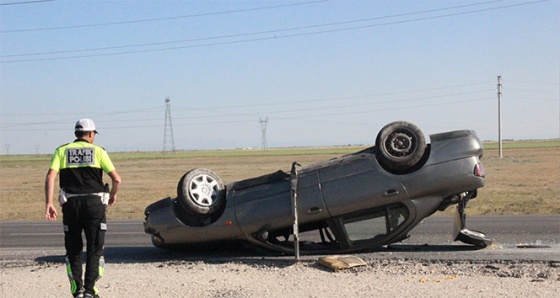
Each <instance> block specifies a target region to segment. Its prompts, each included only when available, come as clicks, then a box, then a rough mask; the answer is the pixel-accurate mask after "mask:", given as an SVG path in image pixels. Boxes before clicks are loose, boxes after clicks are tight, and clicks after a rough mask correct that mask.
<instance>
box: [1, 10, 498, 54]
mask: <svg viewBox="0 0 560 298" xmlns="http://www.w3.org/2000/svg"><path fill="white" fill-rule="evenodd" d="M501 1H504V0H495V1H491V2H482V3H475V4H467V5H459V6H452V7H446V8H438V9H430V10H422V11H416V12H409V13H401V14H394V15H388V16H380V17H372V18H365V19H357V20H350V21H343V22H334V23H325V24H317V25H310V26H301V27H293V28H284V29H276V30H265V31H256V32H248V33H239V34H227V35H219V36H210V37H203V38H192V39H182V40H172V41H163V42H150V43H141V44H132V45H120V46H110V47H98V48H89V49H77V50H63V51H50V52H38V53H27V54H14V55H0V57H4V58H10V57H26V56H40V55H54V54H67V53H80V52H93V51H104V50H118V49H126V48H137V47H147V46H158V45H169V44H178V43H186V42H199V41H208V40H219V39H225V38H235V37H246V36H254V35H262V34H271V33H280V32H289V31H297V30H306V29H313V28H321V27H332V26H338V25H346V24H352V23H361V22H366V21H374V20H382V19H390V18H396V17H404V16H411V15H418V14H425V13H432V12H438V11H445V10H452V9H459V8H465V7H470V6H477V5H483V4H489V3H492V2H501ZM0 33H2V31H0Z"/></svg>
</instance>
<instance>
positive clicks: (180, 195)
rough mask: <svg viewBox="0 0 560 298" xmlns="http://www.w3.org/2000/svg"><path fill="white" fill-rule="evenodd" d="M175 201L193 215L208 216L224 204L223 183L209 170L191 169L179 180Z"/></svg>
mask: <svg viewBox="0 0 560 298" xmlns="http://www.w3.org/2000/svg"><path fill="white" fill-rule="evenodd" d="M177 199H178V200H179V202H180V203H181V205H182V206H183V207H185V208H186V209H187V210H188V211H190V212H192V213H193V214H195V215H210V214H212V213H214V212H215V211H217V210H218V209H220V207H221V206H222V205H223V204H224V203H225V189H224V183H223V182H222V180H221V179H220V178H219V177H218V176H217V175H216V174H214V173H213V172H211V171H210V170H207V169H192V170H190V171H188V172H187V173H186V174H185V175H183V177H182V178H181V180H179V184H178V185H177Z"/></svg>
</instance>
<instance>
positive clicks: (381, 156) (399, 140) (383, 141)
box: [375, 121, 426, 173]
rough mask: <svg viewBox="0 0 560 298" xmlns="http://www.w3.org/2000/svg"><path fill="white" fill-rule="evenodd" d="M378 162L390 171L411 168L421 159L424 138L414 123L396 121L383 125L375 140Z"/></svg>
mask: <svg viewBox="0 0 560 298" xmlns="http://www.w3.org/2000/svg"><path fill="white" fill-rule="evenodd" d="M375 146H376V148H377V153H378V154H377V157H378V160H379V163H380V164H381V165H382V166H383V167H384V168H386V169H387V170H388V171H390V172H394V173H402V172H406V171H409V170H411V169H412V168H414V166H415V165H416V164H417V163H418V162H419V161H420V160H421V159H422V156H423V155H424V152H425V150H426V139H425V138H424V134H423V133H422V131H421V130H420V129H419V128H418V127H417V126H416V125H414V124H412V123H409V122H405V121H396V122H392V123H389V124H387V125H385V126H384V127H383V128H382V129H381V130H380V131H379V134H378V135H377V138H376V140H375Z"/></svg>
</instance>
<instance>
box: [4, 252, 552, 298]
mask: <svg viewBox="0 0 560 298" xmlns="http://www.w3.org/2000/svg"><path fill="white" fill-rule="evenodd" d="M317 258H318V257H306V258H305V259H303V260H301V261H299V262H295V261H294V260H293V259H268V258H266V257H262V258H225V259H224V258H218V259H215V260H212V259H211V258H209V259H205V260H194V261H189V260H167V261H163V262H138V263H134V262H129V263H108V264H106V265H105V276H104V277H103V278H102V279H101V280H99V281H98V283H97V286H98V288H99V289H100V295H101V297H259V298H260V297H288V296H292V297H395V296H396V297H446V298H447V297H450V295H452V297H481V296H486V297H560V262H556V261H433V260H430V261H426V260H414V259H376V258H371V259H364V261H365V262H366V264H367V265H365V266H361V267H354V268H350V269H346V270H341V271H338V272H334V271H332V270H331V269H328V268H326V267H323V266H321V265H319V264H317V263H316V260H317ZM65 272H66V270H65V266H64V264H62V263H61V262H60V261H50V262H49V261H30V260H3V261H0V297H31V296H40V297H70V294H69V285H68V280H67V277H66V273H65Z"/></svg>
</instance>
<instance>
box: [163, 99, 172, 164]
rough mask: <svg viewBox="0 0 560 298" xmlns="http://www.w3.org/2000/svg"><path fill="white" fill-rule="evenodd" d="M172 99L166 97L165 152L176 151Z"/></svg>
mask: <svg viewBox="0 0 560 298" xmlns="http://www.w3.org/2000/svg"><path fill="white" fill-rule="evenodd" d="M170 102H171V100H170V99H169V97H167V98H166V99H165V127H164V130H163V153H165V152H166V151H171V152H175V140H173V125H172V124H171V107H170Z"/></svg>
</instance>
